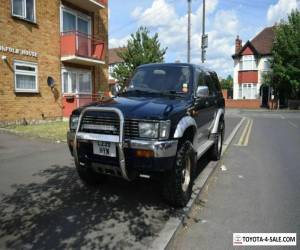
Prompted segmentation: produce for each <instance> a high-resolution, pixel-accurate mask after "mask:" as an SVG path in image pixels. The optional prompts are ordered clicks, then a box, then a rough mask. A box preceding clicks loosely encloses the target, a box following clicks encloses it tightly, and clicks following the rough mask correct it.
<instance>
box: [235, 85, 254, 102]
mask: <svg viewBox="0 0 300 250" xmlns="http://www.w3.org/2000/svg"><path fill="white" fill-rule="evenodd" d="M254 88H255V89H256V91H255V93H254ZM245 89H248V90H249V89H250V98H247V97H246V98H245V100H256V99H257V97H258V89H257V84H254V83H241V84H239V95H238V98H239V99H244V96H245V94H246V93H245ZM240 93H241V94H242V96H241V95H240Z"/></svg>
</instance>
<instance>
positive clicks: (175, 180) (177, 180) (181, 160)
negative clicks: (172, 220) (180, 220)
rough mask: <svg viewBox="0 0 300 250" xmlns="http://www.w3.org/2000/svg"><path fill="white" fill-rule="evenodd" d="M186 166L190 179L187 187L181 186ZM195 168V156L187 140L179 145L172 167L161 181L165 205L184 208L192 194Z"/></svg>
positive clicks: (184, 178)
mask: <svg viewBox="0 0 300 250" xmlns="http://www.w3.org/2000/svg"><path fill="white" fill-rule="evenodd" d="M187 164H189V175H190V177H189V178H190V179H189V183H188V184H187V185H183V183H185V182H184V180H186V177H185V173H186V171H187V169H186V167H187ZM195 167H196V154H195V152H194V149H193V145H192V143H191V142H190V141H188V140H186V141H184V142H183V143H179V146H178V150H177V154H176V159H175V162H174V166H173V168H172V169H171V170H170V171H167V172H166V173H165V175H164V179H163V197H164V199H165V200H166V201H167V203H169V204H170V205H172V206H174V207H184V206H185V205H186V204H187V203H188V201H189V200H190V198H191V194H192V188H193V181H194V180H193V176H194V171H195ZM185 184H186V183H185ZM183 187H185V188H183Z"/></svg>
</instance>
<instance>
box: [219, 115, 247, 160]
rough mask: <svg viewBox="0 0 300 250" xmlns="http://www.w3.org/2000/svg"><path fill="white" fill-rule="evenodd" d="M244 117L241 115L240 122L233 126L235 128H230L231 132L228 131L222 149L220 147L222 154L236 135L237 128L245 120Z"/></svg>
mask: <svg viewBox="0 0 300 250" xmlns="http://www.w3.org/2000/svg"><path fill="white" fill-rule="evenodd" d="M245 119H246V118H245V117H243V118H242V119H241V120H240V122H239V123H238V124H237V125H236V126H235V128H234V129H233V130H232V132H231V133H230V135H229V136H228V137H227V139H226V141H225V142H224V143H223V149H222V155H223V154H224V153H225V151H226V150H227V147H228V146H229V144H230V143H231V141H232V140H233V137H234V136H235V135H236V133H237V131H238V130H239V128H240V127H241V125H242V124H243V122H244V121H245Z"/></svg>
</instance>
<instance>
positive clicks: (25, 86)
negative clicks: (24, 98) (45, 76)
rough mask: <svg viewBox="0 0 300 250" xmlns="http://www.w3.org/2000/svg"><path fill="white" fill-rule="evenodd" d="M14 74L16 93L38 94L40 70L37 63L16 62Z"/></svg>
mask: <svg viewBox="0 0 300 250" xmlns="http://www.w3.org/2000/svg"><path fill="white" fill-rule="evenodd" d="M14 73H15V91H16V92H29V93H30V92H32V93H37V92H38V81H37V78H38V76H37V73H38V70H37V64H36V63H31V62H22V61H15V62H14Z"/></svg>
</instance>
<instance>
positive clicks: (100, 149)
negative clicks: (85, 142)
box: [93, 141, 116, 157]
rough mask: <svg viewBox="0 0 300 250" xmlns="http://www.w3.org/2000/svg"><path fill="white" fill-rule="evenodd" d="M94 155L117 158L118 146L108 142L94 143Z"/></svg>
mask: <svg viewBox="0 0 300 250" xmlns="http://www.w3.org/2000/svg"><path fill="white" fill-rule="evenodd" d="M93 153H94V154H95V155H102V156H108V157H116V144H115V143H113V142H106V141H94V142H93Z"/></svg>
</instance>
